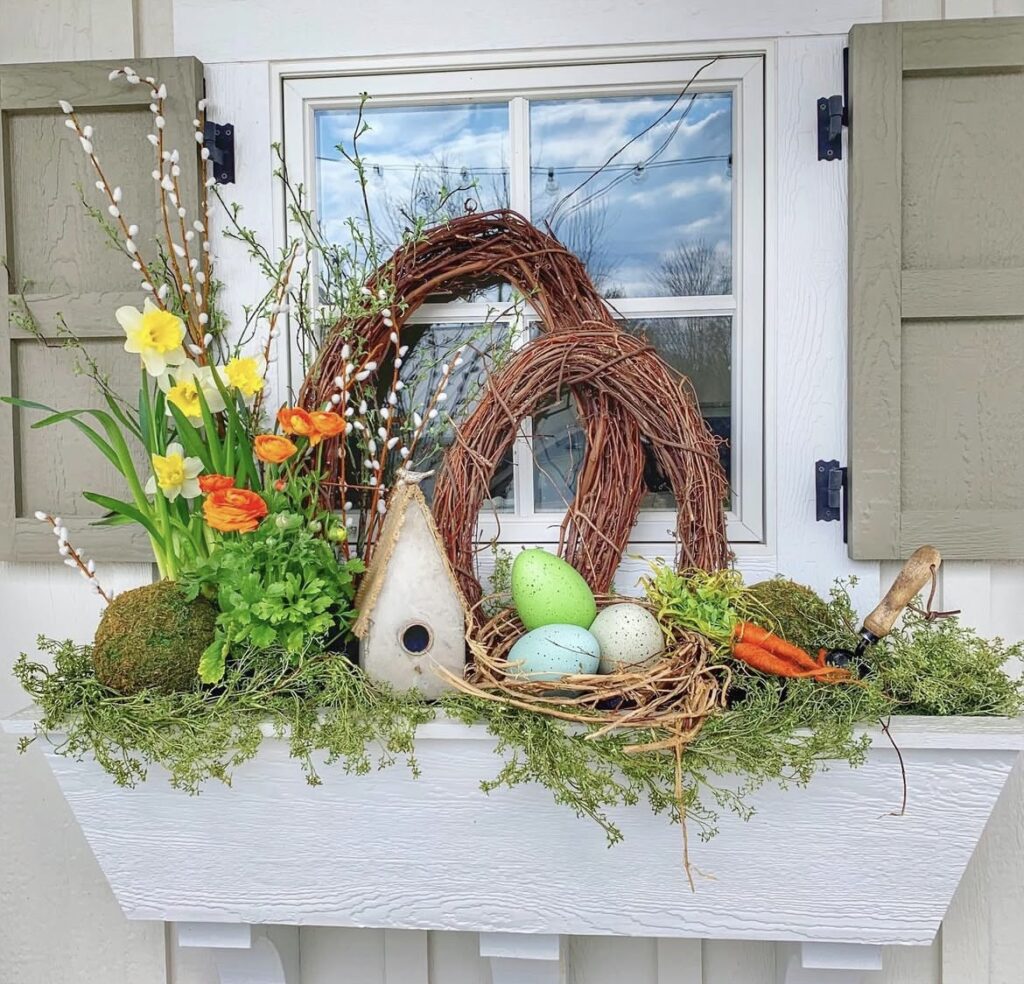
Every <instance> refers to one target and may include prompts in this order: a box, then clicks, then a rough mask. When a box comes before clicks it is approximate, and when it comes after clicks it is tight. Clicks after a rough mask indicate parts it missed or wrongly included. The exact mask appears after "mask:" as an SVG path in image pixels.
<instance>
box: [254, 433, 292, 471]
mask: <svg viewBox="0 0 1024 984" xmlns="http://www.w3.org/2000/svg"><path fill="white" fill-rule="evenodd" d="M252 449H253V451H254V452H255V453H256V457H257V458H259V459H260V461H267V462H269V463H270V464H272V465H279V464H281V462H282V461H287V460H288V459H289V458H290V457H291V456H292V455H293V454H295V452H296V451H298V450H299V449H298V448H297V447H296V446H295V442H294V441H289V440H288V438H287V437H282V436H281V435H280V434H259V435H257V436H256V439H255V440H254V441H253V442H252Z"/></svg>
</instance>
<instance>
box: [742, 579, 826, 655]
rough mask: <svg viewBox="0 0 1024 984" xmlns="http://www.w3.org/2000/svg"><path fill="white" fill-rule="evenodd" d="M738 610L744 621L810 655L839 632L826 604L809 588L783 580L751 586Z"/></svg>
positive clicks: (772, 580)
mask: <svg viewBox="0 0 1024 984" xmlns="http://www.w3.org/2000/svg"><path fill="white" fill-rule="evenodd" d="M737 608H738V609H739V611H740V614H741V616H742V617H743V618H744V619H745V620H747V621H750V622H755V623H757V624H758V625H763V626H764V627H765V628H766V629H771V631H773V632H775V633H777V634H778V635H780V636H782V638H783V639H785V640H786V641H787V642H791V643H793V645H795V646H799V647H800V648H801V649H806V650H807V651H808V652H815V651H817V649H818V647H819V646H823V645H828V641H827V640H828V639H829V638H830V637H831V635H832V633H833V632H834V630H835V628H836V626H835V625H834V624H833V623H834V622H835V617H834V615H833V613H832V611H831V609H830V608H829V605H828V604H827V602H825V601H824V600H823V599H822V598H820V597H819V596H818V595H817V594H816V593H815V592H814V591H813V590H812V589H811V588H809V587H807V586H806V585H804V584H798V583H797V582H796V581H789V580H786V579H785V578H781V577H776V578H772V579H771V580H770V581H758V582H757V584H752V585H750V587H749V588H747V590H746V592H745V593H744V595H743V596H742V597H741V598H740V599H739V601H738V602H737Z"/></svg>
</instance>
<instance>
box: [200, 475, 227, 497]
mask: <svg viewBox="0 0 1024 984" xmlns="http://www.w3.org/2000/svg"><path fill="white" fill-rule="evenodd" d="M234 487H235V480H234V479H233V478H232V477H231V476H230V475H200V476H199V491H200V492H205V493H207V494H209V493H210V492H221V491H223V490H224V489H233V488H234Z"/></svg>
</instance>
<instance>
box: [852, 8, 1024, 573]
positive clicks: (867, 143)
mask: <svg viewBox="0 0 1024 984" xmlns="http://www.w3.org/2000/svg"><path fill="white" fill-rule="evenodd" d="M850 73H851V77H850V82H851V93H850V103H851V120H852V123H851V135H850V142H851V155H850V158H851V159H850V279H849V288H850V391H849V392H850V492H851V494H850V507H851V510H850V552H851V556H853V557H854V558H857V559H895V558H899V557H905V556H907V555H909V554H910V553H911V552H912V551H913V550H914V549H916V547H918V546H919V545H920V544H921V543H922V542H924V541H926V540H927V541H929V542H932V543H934V544H935V545H936V546H937V547H939V549H941V550H942V552H943V554H944V555H945V556H946V557H947V558H950V559H956V558H959V559H975V558H977V559H981V558H984V559H994V558H999V559H1018V558H1021V557H1024V428H1022V426H1021V425H1022V423H1024V387H1022V386H1021V385H1020V379H1021V372H1022V371H1024V169H1022V168H1021V167H1020V160H1021V157H1022V154H1024V132H1022V128H1021V125H1020V124H1021V122H1022V118H1021V117H1022V113H1024V110H1022V107H1024V20H1019V19H1007V20H1003V21H1000V22H999V23H998V24H995V23H993V22H990V21H955V22H943V23H932V22H925V23H915V24H878V25H868V26H857V27H855V28H854V30H853V31H852V32H851V37H850Z"/></svg>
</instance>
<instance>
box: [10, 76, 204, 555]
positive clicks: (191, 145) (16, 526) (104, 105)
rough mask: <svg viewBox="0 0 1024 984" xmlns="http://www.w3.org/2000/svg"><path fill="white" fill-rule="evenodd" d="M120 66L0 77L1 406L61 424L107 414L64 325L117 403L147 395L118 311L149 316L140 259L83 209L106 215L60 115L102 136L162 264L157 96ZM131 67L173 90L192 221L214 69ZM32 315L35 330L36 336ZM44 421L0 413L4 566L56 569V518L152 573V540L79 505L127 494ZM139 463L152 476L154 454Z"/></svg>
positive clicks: (173, 130)
mask: <svg viewBox="0 0 1024 984" xmlns="http://www.w3.org/2000/svg"><path fill="white" fill-rule="evenodd" d="M119 65H120V63H110V62H74V63H63V64H47V65H19V66H8V67H3V66H0V171H2V174H3V191H2V198H0V243H2V246H0V255H3V256H5V257H6V264H7V271H8V275H7V277H6V278H5V281H4V282H3V283H2V288H3V289H2V290H0V393H3V394H7V393H13V394H14V395H16V396H19V397H23V398H26V399H32V400H37V401H39V402H42V403H46V404H49V405H51V406H54V407H56V408H57V409H61V410H64V409H79V408H84V407H98V406H102V405H103V404H102V399H101V397H100V394H98V393H97V392H96V390H95V387H94V386H93V384H92V382H91V381H90V380H89V379H88V378H87V377H86V376H84V375H82V374H81V372H80V371H79V370H78V368H77V366H78V363H79V362H80V358H79V357H77V356H76V354H75V353H74V352H73V351H71V350H69V349H67V348H66V347H65V346H64V344H63V338H62V327H61V326H62V323H64V324H66V325H67V327H68V329H70V330H71V331H72V332H73V333H74V334H75V335H77V336H78V337H81V338H84V339H87V340H88V345H89V351H90V353H91V354H92V355H94V356H95V357H96V360H97V362H98V363H99V365H100V367H101V369H102V371H103V372H105V373H107V374H108V375H109V379H110V382H111V385H112V386H113V387H114V389H115V390H116V391H117V392H119V393H121V394H123V395H124V396H125V397H126V398H128V399H133V398H134V395H135V394H136V393H137V392H138V387H139V363H138V359H137V358H136V357H134V356H130V355H127V354H126V353H125V352H124V351H123V347H122V346H123V334H122V331H121V328H120V327H119V326H118V324H117V322H116V320H115V319H114V311H115V310H116V309H117V307H119V306H120V305H122V304H133V305H134V306H136V307H141V306H142V303H143V299H144V297H145V294H144V293H143V292H142V290H141V289H140V287H139V277H138V275H137V274H136V273H135V272H134V271H133V270H132V268H131V264H130V262H129V259H128V257H127V256H126V255H125V254H124V252H123V251H122V250H121V249H120V248H118V247H116V246H113V244H111V243H110V242H108V241H107V239H106V237H105V235H104V233H103V232H102V230H101V228H100V226H99V225H98V223H97V222H96V220H95V219H94V218H92V217H90V216H89V215H88V214H87V213H86V211H85V210H84V209H83V207H82V202H81V198H82V197H84V198H85V200H86V201H87V202H88V203H89V204H90V205H93V206H96V207H98V208H100V209H101V210H105V208H106V204H107V203H106V201H105V199H104V198H103V196H102V195H101V194H100V193H99V192H97V191H96V190H95V189H94V187H93V184H94V181H95V174H94V173H93V172H92V168H91V165H90V164H89V161H88V159H87V158H86V157H85V155H84V154H83V153H82V151H81V148H80V147H79V146H78V143H77V141H76V140H75V139H74V137H73V136H72V135H71V134H69V132H68V130H67V129H66V127H65V126H64V117H63V114H62V113H61V112H60V111H59V109H58V107H57V102H58V100H59V99H68V100H69V101H70V102H72V103H73V104H74V106H75V108H76V109H77V110H78V112H79V115H80V118H81V119H82V121H83V122H88V123H90V124H91V125H92V126H93V127H94V128H95V137H94V138H93V143H94V145H95V147H96V153H97V156H98V158H99V160H100V164H101V166H102V167H103V168H104V172H105V173H106V175H107V178H108V180H109V181H110V182H111V183H112V184H117V185H120V187H121V188H122V190H123V194H124V203H123V206H122V208H123V210H124V213H125V215H126V217H127V219H128V221H130V222H133V223H136V224H137V225H139V227H140V232H139V234H138V236H137V237H136V239H137V241H138V242H139V245H140V248H141V249H142V250H143V253H144V254H145V255H147V256H149V257H150V258H152V257H153V255H154V251H153V248H152V242H153V237H154V235H155V233H156V230H157V227H158V216H159V202H160V197H159V196H160V189H159V187H158V185H157V183H156V182H154V181H153V179H152V177H151V175H150V171H151V170H152V169H153V166H154V158H153V150H152V148H151V147H150V145H149V143H148V142H147V140H146V134H147V133H148V132H150V130H151V128H152V114H151V113H150V110H149V102H150V92H149V86H147V85H145V84H144V83H143V84H141V85H135V86H132V85H127V84H125V83H120V84H116V83H112V82H110V81H109V80H108V74H109V72H110V70H111V69H112V68H116V67H119ZM133 67H135V68H136V70H137V71H139V72H140V73H141V74H143V75H152V76H154V77H155V78H158V79H161V80H163V81H164V82H166V84H167V87H168V91H169V95H170V97H169V100H168V103H167V108H166V113H165V115H166V118H167V125H166V129H165V132H166V134H167V142H168V147H178V148H179V149H180V150H181V152H182V155H183V156H182V165H183V166H182V184H183V189H184V190H183V203H184V204H185V205H186V207H190V209H191V211H192V212H193V215H192V216H191V217H192V218H194V217H195V215H194V212H195V208H196V206H197V203H198V195H197V190H198V181H199V168H198V166H197V165H192V164H190V162H191V161H193V160H194V159H195V151H196V145H195V141H194V139H193V137H192V125H191V121H192V116H193V114H194V112H195V103H196V101H197V99H198V98H199V97H200V96H201V94H202V87H203V79H202V66H201V65H200V64H199V62H197V61H196V60H195V59H194V58H164V59H154V60H151V61H144V62H136V63H135V64H134V66H133ZM26 311H27V312H28V315H30V319H31V321H32V322H34V325H35V328H34V329H32V330H31V331H30V330H26ZM33 332H35V334H33ZM40 416H41V415H40V414H39V413H36V412H34V411H25V410H21V409H17V408H13V409H12V408H11V407H8V406H6V405H2V406H0V459H2V460H3V461H4V462H5V463H7V464H8V467H7V468H5V469H4V470H3V472H0V559H6V560H52V559H53V543H52V536H47V533H48V530H47V529H46V528H45V527H43V526H41V525H40V524H39V523H38V522H37V521H36V520H34V519H33V518H32V516H33V513H34V512H35V510H37V509H44V510H47V511H51V512H54V513H59V514H60V515H61V516H62V517H63V518H64V519H65V521H66V525H67V526H68V528H69V530H70V531H71V534H72V538H73V539H74V541H75V543H76V544H78V545H79V546H81V547H82V548H83V549H85V550H86V552H87V553H89V555H90V556H93V557H95V558H96V559H97V560H107V561H110V560H134V561H148V560H151V559H152V553H151V551H150V548H149V544H148V541H147V539H146V537H145V535H144V534H143V533H142V532H141V531H140V530H138V529H135V528H133V527H119V528H116V529H111V528H104V527H96V526H93V525H91V524H92V523H93V522H94V521H95V519H96V518H97V517H98V515H99V511H98V510H97V509H96V508H95V507H94V506H92V505H90V504H89V503H87V502H85V500H83V499H82V498H81V491H82V490H83V489H90V490H94V491H98V492H104V493H107V494H113V495H116V496H118V497H123V496H124V488H123V482H122V481H121V479H120V478H119V477H118V475H117V474H116V472H115V471H114V470H113V468H112V467H111V466H110V465H109V464H108V463H107V462H106V461H105V460H104V459H103V458H102V457H101V456H100V455H99V454H98V452H97V451H96V450H95V449H94V448H93V447H92V446H91V445H90V444H89V442H88V440H87V439H86V438H85V437H84V436H82V435H81V434H80V433H78V432H77V431H76V430H75V429H73V428H72V427H71V426H70V425H65V426H58V427H55V428H50V429H46V430H42V431H39V430H32V429H31V425H32V423H33V422H34V421H35V420H37V419H39V418H40ZM129 443H131V442H129ZM133 450H134V451H135V452H136V458H137V461H138V463H139V466H140V473H141V474H142V475H143V476H145V475H146V474H147V472H148V465H147V464H146V462H145V454H144V451H143V449H142V448H141V447H136V448H133Z"/></svg>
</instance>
